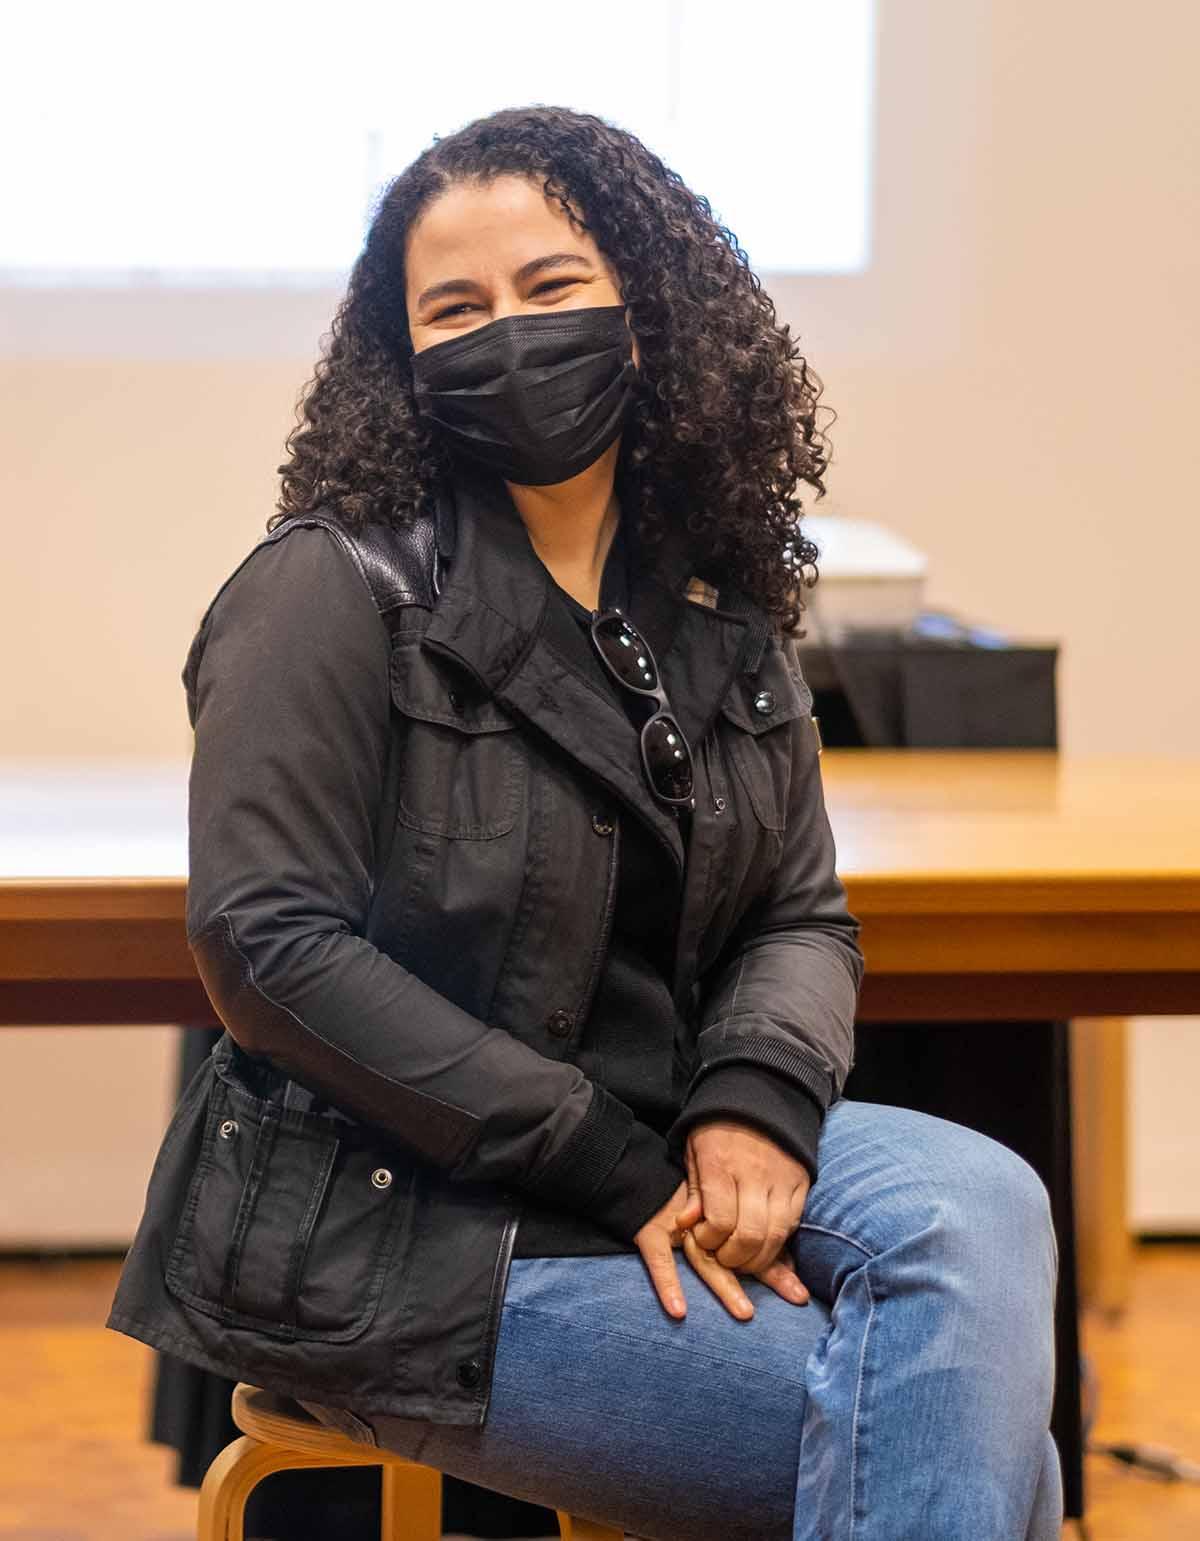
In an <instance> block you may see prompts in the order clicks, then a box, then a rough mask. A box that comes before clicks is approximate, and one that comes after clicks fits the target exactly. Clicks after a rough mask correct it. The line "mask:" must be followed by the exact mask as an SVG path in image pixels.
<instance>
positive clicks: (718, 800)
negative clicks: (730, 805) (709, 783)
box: [713, 797, 727, 813]
mask: <svg viewBox="0 0 1200 1541" xmlns="http://www.w3.org/2000/svg"><path fill="white" fill-rule="evenodd" d="M726 806H727V804H726V802H725V799H724V798H723V797H714V798H713V807H714V808H715V809H716V810H717V812H718V813H724V812H725V809H726Z"/></svg>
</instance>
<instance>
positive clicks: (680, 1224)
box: [675, 1143, 704, 1229]
mask: <svg viewBox="0 0 1200 1541" xmlns="http://www.w3.org/2000/svg"><path fill="white" fill-rule="evenodd" d="M686 1159H687V1186H688V1198H687V1203H686V1204H685V1205H684V1206H683V1208H682V1209H681V1210H679V1211H678V1212H677V1213H676V1216H675V1225H676V1228H677V1229H683V1228H686V1227H688V1226H692V1225H697V1224H698V1223H699V1222H700V1221H701V1220H702V1219H703V1218H704V1201H703V1199H702V1198H701V1196H700V1177H699V1173H698V1172H697V1171H696V1158H695V1156H694V1155H693V1154H692V1147H691V1144H690V1143H689V1144H688V1147H687V1156H686Z"/></svg>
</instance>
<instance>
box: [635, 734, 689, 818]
mask: <svg viewBox="0 0 1200 1541" xmlns="http://www.w3.org/2000/svg"><path fill="white" fill-rule="evenodd" d="M642 749H643V752H644V754H645V756H646V769H647V771H648V772H649V773H650V779H651V781H653V783H654V786H655V789H656V791H657V792H658V793H659V795H660V796H662V797H669V798H680V799H682V798H687V797H690V796H691V795H692V755H691V751H690V750H689V749H688V745H687V740H686V739H685V738H684V736H683V734H682V732H681V731H680V728H679V724H678V723H677V722H676V721H675V719H674V717H667V716H665V715H664V714H662V713H660V714H659V715H658V716H657V717H652V718H651V719H650V721H649V722H648V723H647V724H646V729H645V732H644V733H643V735H642Z"/></svg>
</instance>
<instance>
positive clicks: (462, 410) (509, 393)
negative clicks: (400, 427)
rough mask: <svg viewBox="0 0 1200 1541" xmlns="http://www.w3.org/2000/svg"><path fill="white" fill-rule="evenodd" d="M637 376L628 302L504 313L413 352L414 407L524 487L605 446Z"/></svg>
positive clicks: (456, 444)
mask: <svg viewBox="0 0 1200 1541" xmlns="http://www.w3.org/2000/svg"><path fill="white" fill-rule="evenodd" d="M637 374H638V370H637V365H636V364H635V363H634V362H633V335H632V333H631V332H630V330H629V327H628V325H627V323H626V321H625V307H624V305H593V306H585V307H583V308H581V309H579V310H564V311H555V312H553V313H546V312H537V313H533V314H520V315H514V316H501V317H500V318H499V319H498V320H496V321H489V322H488V323H487V324H486V325H485V326H480V327H476V328H475V329H474V330H473V331H470V332H467V333H466V334H465V335H463V336H462V337H451V338H449V339H448V340H447V341H446V342H439V343H434V344H433V346H432V347H429V348H423V349H422V350H421V352H420V353H414V354H413V358H412V376H413V388H414V390H415V393H416V401H417V410H418V411H419V412H420V413H421V415H422V416H423V417H427V418H429V419H430V420H431V421H433V422H435V423H436V424H437V426H438V428H439V430H440V431H441V433H442V434H443V436H444V437H445V439H446V440H447V442H448V443H449V445H450V447H451V449H453V450H455V451H459V452H461V453H462V454H464V455H467V456H469V457H470V458H471V459H472V460H475V461H479V462H481V463H482V464H483V465H485V466H488V467H490V468H491V469H492V470H494V471H497V472H499V474H500V475H501V476H503V477H504V478H505V479H506V480H507V481H510V482H516V483H518V485H520V486H526V487H545V486H549V485H550V484H551V483H553V482H565V481H566V480H567V478H568V477H571V476H576V475H577V474H578V473H579V472H580V471H582V470H583V469H584V467H585V466H590V465H591V463H592V461H593V460H595V459H596V457H597V456H598V455H600V454H601V453H602V452H603V451H604V450H606V449H607V448H608V446H609V445H610V444H611V443H612V442H613V440H614V439H615V438H616V437H617V435H618V434H619V433H620V432H621V428H622V426H623V425H624V423H625V420H626V418H627V416H628V414H629V408H630V406H631V405H632V403H633V382H634V380H636V379H637Z"/></svg>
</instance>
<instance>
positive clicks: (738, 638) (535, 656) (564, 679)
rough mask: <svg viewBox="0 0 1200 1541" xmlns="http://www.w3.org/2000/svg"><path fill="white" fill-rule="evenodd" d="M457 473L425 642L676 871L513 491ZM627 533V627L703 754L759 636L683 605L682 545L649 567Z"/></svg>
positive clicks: (657, 811)
mask: <svg viewBox="0 0 1200 1541" xmlns="http://www.w3.org/2000/svg"><path fill="white" fill-rule="evenodd" d="M458 464H461V462H458V463H456V474H455V477H454V480H453V483H452V484H451V485H450V486H448V487H446V488H445V489H444V490H443V492H442V494H441V496H440V500H439V506H438V510H437V545H438V552H439V559H440V560H439V566H440V567H441V577H440V591H439V592H438V594H437V597H436V599H435V602H434V608H433V614H432V617H431V619H430V624H429V627H428V629H427V630H426V632H425V636H424V641H423V646H425V647H426V648H428V649H430V650H431V651H433V652H435V653H439V654H441V655H443V656H445V657H448V658H450V659H452V660H453V661H455V662H456V663H458V664H459V665H461V666H462V667H463V668H465V669H467V670H468V671H469V672H470V673H471V674H472V675H473V676H474V677H475V678H476V679H477V680H478V681H479V682H480V684H481V685H482V686H483V687H484V688H485V689H486V690H487V691H489V692H490V694H491V695H492V696H493V697H494V698H495V699H496V700H497V701H498V702H499V703H500V704H501V705H502V706H503V707H505V708H506V709H507V710H508V711H510V712H511V713H513V714H514V715H516V716H518V717H520V718H522V719H523V720H524V721H525V722H527V723H528V724H529V725H530V726H532V727H533V728H534V729H535V730H537V731H538V732H540V733H542V734H544V735H545V736H546V737H547V738H549V739H551V740H552V741H553V742H554V743H555V744H556V745H557V746H558V747H559V748H561V749H562V750H564V751H565V752H566V753H567V754H569V755H570V756H572V758H574V759H575V760H576V761H577V762H578V763H579V764H581V765H583V766H584V767H585V769H587V770H588V771H590V772H591V773H592V774H593V775H595V776H596V777H597V778H599V780H600V781H601V782H603V783H604V784H605V786H606V787H607V788H608V789H609V790H610V792H611V793H612V794H613V795H614V796H615V797H617V798H618V799H619V800H620V801H621V802H622V803H624V804H625V806H626V807H627V808H629V809H630V810H632V812H634V813H635V814H636V815H637V816H638V817H639V818H641V819H642V820H643V821H644V822H645V823H646V824H647V825H648V827H649V828H650V829H651V830H652V831H653V833H654V834H655V835H656V836H657V837H658V839H659V840H660V842H661V843H662V844H663V846H664V847H665V848H666V849H667V851H668V852H669V853H670V855H671V856H672V858H673V859H674V861H675V864H676V866H677V868H678V869H679V870H682V868H683V864H684V848H683V841H682V839H681V835H680V826H679V822H678V820H677V819H676V817H675V815H674V814H673V812H672V811H671V810H670V809H669V808H666V807H665V806H663V805H662V804H660V803H658V801H657V800H656V799H655V798H654V797H653V796H652V795H651V793H650V791H649V788H648V787H647V785H646V782H645V778H644V775H643V772H642V764H641V754H640V750H639V745H638V731H637V729H636V728H634V727H633V725H632V724H631V723H630V721H629V718H628V717H627V716H626V715H625V713H624V711H622V709H621V708H620V706H619V705H617V703H616V702H615V701H614V700H613V699H612V696H611V693H610V692H608V691H607V690H605V689H604V688H603V686H602V685H600V684H598V683H597V680H596V674H595V669H596V663H595V660H594V659H593V658H592V657H591V649H590V643H589V642H588V639H587V638H586V637H585V635H584V633H583V632H582V630H581V629H580V627H579V626H578V625H577V624H576V623H575V621H574V620H573V619H572V618H571V616H570V615H569V614H568V613H567V611H566V608H565V607H564V606H562V605H560V604H557V603H553V604H552V603H551V602H550V601H551V597H552V594H553V587H552V585H553V580H552V579H551V577H550V573H549V571H548V569H547V568H546V566H545V564H544V563H543V562H542V561H541V559H540V558H539V557H538V555H537V552H536V551H535V550H534V547H533V544H532V542H531V541H530V539H529V534H528V532H527V530H526V528H525V524H524V521H523V520H522V519H521V516H520V513H519V512H518V511H517V508H516V505H515V504H514V502H513V500H512V497H511V494H510V493H509V490H508V487H507V484H506V483H505V482H504V480H503V478H502V477H500V476H498V475H496V474H494V473H491V472H487V471H482V470H477V469H476V468H474V467H467V466H465V465H464V466H463V467H462V469H461V470H459V469H457V465H458ZM625 535H626V539H627V540H630V541H631V544H632V548H633V549H632V553H631V568H632V572H631V583H630V605H629V608H630V613H631V618H632V619H633V620H634V621H635V622H636V624H637V625H638V626H639V627H640V628H641V630H642V632H643V633H644V635H645V636H646V637H647V639H648V640H649V642H650V646H651V647H652V648H653V649H654V655H655V658H656V659H657V660H658V665H659V669H660V672H661V675H662V680H663V686H664V688H665V690H666V693H667V696H668V698H669V700H670V703H671V709H672V711H673V712H674V713H675V716H676V717H677V719H678V721H679V723H680V726H681V727H682V728H683V731H684V733H685V734H686V735H687V738H688V742H689V743H690V744H691V745H692V748H693V752H694V753H695V754H696V755H697V758H698V757H699V756H698V750H699V744H700V741H701V740H702V739H703V737H704V736H705V734H706V733H707V732H708V730H709V728H710V727H711V725H712V722H713V719H714V718H715V716H716V713H717V711H718V710H719V708H720V705H721V703H722V701H723V700H724V699H725V697H726V695H727V694H728V692H729V689H730V686H731V685H732V683H733V679H734V676H735V674H736V673H737V671H738V668H739V666H741V665H743V661H744V660H745V659H746V657H747V653H748V651H749V652H754V651H757V650H758V649H755V646H754V644H755V641H756V639H759V638H760V634H761V626H760V625H755V624H751V625H748V620H749V619H750V615H748V614H747V613H741V614H736V613H733V612H731V611H727V610H721V609H717V608H713V607H709V606H707V605H704V604H698V603H696V602H694V601H693V600H690V599H688V598H686V597H685V594H684V589H685V587H686V584H687V580H688V576H689V562H688V556H687V552H686V550H685V549H684V546H683V543H682V542H681V541H680V539H679V538H678V537H674V538H672V539H670V540H669V541H668V542H666V543H665V550H664V552H663V554H662V557H661V559H660V561H659V562H658V563H657V564H656V566H655V568H654V569H653V570H650V569H649V568H648V567H646V566H645V565H644V564H642V563H641V562H640V561H639V557H638V549H637V544H636V540H635V539H634V537H633V532H632V530H630V529H628V528H627V529H626V531H625ZM747 608H749V607H747ZM752 613H753V612H751V614H752ZM759 617H760V619H761V612H760V613H759ZM751 662H752V663H754V664H756V662H757V659H753V660H751Z"/></svg>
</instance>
